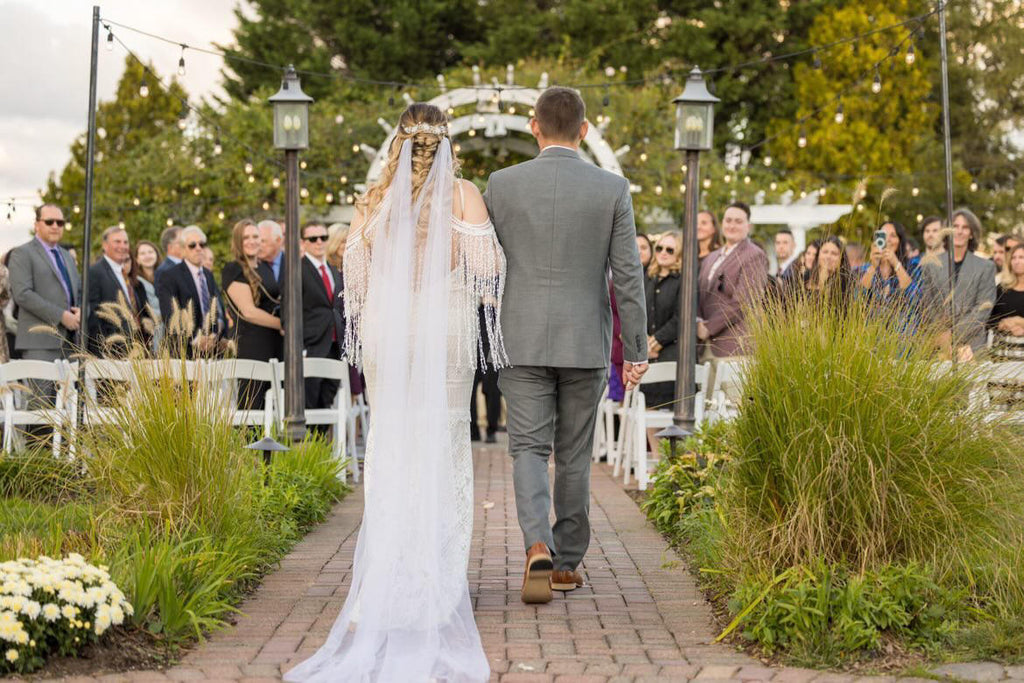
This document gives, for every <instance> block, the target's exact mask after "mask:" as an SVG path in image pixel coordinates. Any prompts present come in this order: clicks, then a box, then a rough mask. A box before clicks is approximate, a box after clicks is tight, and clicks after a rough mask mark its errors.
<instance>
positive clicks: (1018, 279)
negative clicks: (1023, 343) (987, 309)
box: [989, 244, 1024, 337]
mask: <svg viewBox="0 0 1024 683" xmlns="http://www.w3.org/2000/svg"><path fill="white" fill-rule="evenodd" d="M989 320H990V324H991V325H993V326H994V327H995V329H996V332H997V333H1001V334H1003V335H1009V336H1011V337H1024V244H1018V245H1016V246H1014V247H1013V248H1012V249H1011V250H1010V251H1008V252H1007V253H1006V257H1005V258H1004V259H1003V272H1001V273H1000V274H999V285H998V286H997V287H996V303H995V306H993V307H992V316H991V318H990V319H989Z"/></svg>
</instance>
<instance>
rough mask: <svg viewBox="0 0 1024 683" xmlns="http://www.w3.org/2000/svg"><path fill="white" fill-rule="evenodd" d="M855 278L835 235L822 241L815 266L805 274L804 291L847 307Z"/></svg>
mask: <svg viewBox="0 0 1024 683" xmlns="http://www.w3.org/2000/svg"><path fill="white" fill-rule="evenodd" d="M852 280H853V276H852V275H851V273H850V263H849V261H848V260H847V258H846V250H845V249H844V248H843V242H842V240H840V239H839V238H838V237H836V236H835V235H830V236H828V237H826V238H824V239H823V240H822V241H821V246H820V247H818V258H817V259H815V262H814V266H813V267H812V268H811V269H810V270H809V271H807V272H806V273H805V274H804V279H803V282H802V285H803V288H804V291H806V292H808V293H809V294H812V295H814V296H816V297H818V298H819V299H820V300H826V299H827V300H828V301H830V302H832V303H834V304H838V305H839V306H843V305H845V303H846V301H847V297H848V295H849V293H850V290H851V287H850V284H851V281H852Z"/></svg>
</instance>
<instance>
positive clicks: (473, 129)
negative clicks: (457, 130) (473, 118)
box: [466, 128, 476, 138]
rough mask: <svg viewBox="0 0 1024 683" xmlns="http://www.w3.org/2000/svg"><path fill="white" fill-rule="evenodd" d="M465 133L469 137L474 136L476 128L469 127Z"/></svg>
mask: <svg viewBox="0 0 1024 683" xmlns="http://www.w3.org/2000/svg"><path fill="white" fill-rule="evenodd" d="M466 135H468V136H469V137H471V138H474V137H476V129H475V128H470V129H469V130H468V131H466Z"/></svg>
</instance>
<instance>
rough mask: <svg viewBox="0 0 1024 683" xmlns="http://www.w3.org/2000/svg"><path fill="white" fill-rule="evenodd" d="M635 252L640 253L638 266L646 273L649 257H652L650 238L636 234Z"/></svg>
mask: <svg viewBox="0 0 1024 683" xmlns="http://www.w3.org/2000/svg"><path fill="white" fill-rule="evenodd" d="M636 250H637V251H638V252H640V265H642V266H643V267H644V271H645V272H646V271H647V266H649V265H651V257H652V256H654V248H653V246H652V245H651V238H650V237H648V236H647V235H645V234H643V233H640V234H638V235H637V236H636Z"/></svg>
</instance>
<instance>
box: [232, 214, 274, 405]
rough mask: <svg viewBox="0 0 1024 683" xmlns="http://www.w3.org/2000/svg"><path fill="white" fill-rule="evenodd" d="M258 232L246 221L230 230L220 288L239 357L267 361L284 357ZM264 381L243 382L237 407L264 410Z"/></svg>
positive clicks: (271, 276) (271, 275)
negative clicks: (227, 256) (226, 261)
mask: <svg viewBox="0 0 1024 683" xmlns="http://www.w3.org/2000/svg"><path fill="white" fill-rule="evenodd" d="M260 242H261V238H260V231H259V229H258V228H257V227H256V224H255V223H254V222H253V221H252V220H250V219H248V218H246V219H243V220H240V221H238V222H237V223H235V227H234V228H232V230H231V255H232V256H233V257H234V260H233V261H230V262H229V263H227V264H226V265H225V266H224V272H223V273H222V274H221V286H222V287H223V288H224V293H225V295H226V299H225V303H226V305H227V307H228V310H229V312H230V313H231V318H232V320H234V321H235V326H234V340H235V345H236V349H237V357H238V358H247V359H251V360H262V361H269V360H270V359H271V358H276V359H278V360H280V359H281V358H283V356H284V348H283V339H284V338H283V337H282V336H281V318H280V317H279V316H280V313H279V311H280V302H281V290H280V288H279V286H278V284H277V280H276V279H274V271H272V270H271V269H270V265H269V264H267V263H265V262H263V261H261V260H260V258H259V253H260ZM267 388H268V386H267V383H266V382H251V381H248V380H243V381H242V382H241V383H240V385H239V388H238V405H239V407H242V408H246V409H249V408H255V407H260V408H262V407H263V400H264V395H265V394H266V391H267Z"/></svg>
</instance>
